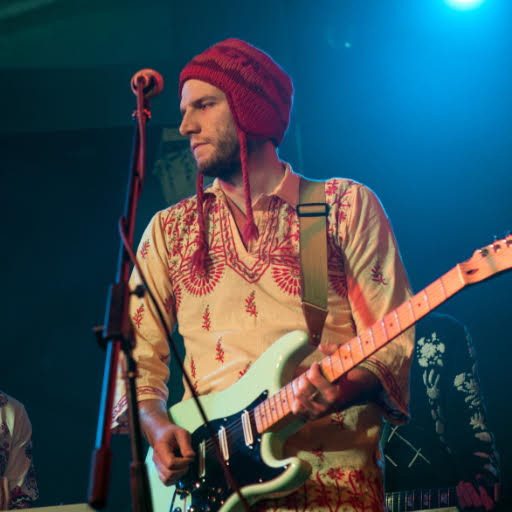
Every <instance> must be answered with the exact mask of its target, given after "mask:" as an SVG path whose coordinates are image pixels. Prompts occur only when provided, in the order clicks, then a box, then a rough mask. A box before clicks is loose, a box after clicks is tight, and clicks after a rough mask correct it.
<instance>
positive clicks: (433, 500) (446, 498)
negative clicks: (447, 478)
mask: <svg viewBox="0 0 512 512" xmlns="http://www.w3.org/2000/svg"><path fill="white" fill-rule="evenodd" d="M386 506H387V508H388V511H389V512H413V511H414V512H420V511H423V510H425V511H426V510H430V511H433V510H440V511H441V510H442V511H443V512H448V510H447V508H450V507H453V508H452V510H454V511H455V510H457V509H456V508H455V507H456V506H457V493H456V491H455V488H453V487H449V488H437V489H417V490H414V491H399V492H389V493H386Z"/></svg>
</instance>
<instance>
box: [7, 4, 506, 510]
mask: <svg viewBox="0 0 512 512" xmlns="http://www.w3.org/2000/svg"><path fill="white" fill-rule="evenodd" d="M511 21H512V3H510V2H509V1H508V0H487V1H486V2H484V3H483V5H481V6H480V7H479V8H477V9H475V10H472V11H457V10H454V9H452V8H451V7H450V6H448V5H447V4H446V2H445V1H443V0H415V1H410V0H386V1H379V0H346V1H341V0H332V1H326V0H321V1H316V2H306V1H303V0H295V1H291V0H272V1H269V0H260V1H259V2H257V4H256V3H255V2H254V3H253V2H247V3H241V2H235V1H226V0H218V1H216V2H205V1H199V0H198V1H194V2H187V3H185V2H183V3H179V2H172V1H167V2H166V1H163V0H152V1H147V2H145V3H144V4H142V2H135V1H133V0H131V1H122V2H121V1H118V0H113V1H110V2H105V1H100V0H88V1H80V0H4V1H3V2H2V4H1V5H0V119H1V123H0V165H1V170H2V174H1V176H2V196H1V197H2V201H1V206H2V218H3V227H2V230H1V234H0V236H1V240H2V251H1V252H2V259H1V268H2V270H3V272H2V277H3V287H2V288H3V293H2V294H1V312H2V318H3V321H2V334H3V336H2V355H1V357H0V376H1V378H0V388H1V389H3V390H4V391H6V392H7V393H9V394H11V395H13V396H15V397H16V398H18V399H19V400H20V401H22V402H23V403H24V404H25V406H26V408H27V410H28V412H29V415H30V417H31V420H32V423H33V428H34V436H33V440H34V456H35V463H36V469H37V472H38V480H39V486H40V493H41V498H40V501H39V504H40V506H43V505H53V504H57V503H75V502H82V501H85V496H86V489H87V480H88V471H89V458H90V453H91V451H92V448H93V443H94V438H95V429H96V422H97V414H98V401H99V396H100V384H101V379H102V375H103V363H104V355H103V353H102V352H101V350H100V349H99V348H98V347H97V345H96V344H95V340H94V337H93V335H92V332H91V328H92V326H94V325H96V324H99V323H102V321H103V314H104V309H105V297H106V291H107V287H108V285H109V284H110V283H111V282H112V281H113V280H114V277H115V268H116V260H117V251H118V245H119V240H118V235H117V227H116V225H117V219H118V217H119V215H120V214H121V212H122V209H123V205H124V196H125V189H126V181H127V173H128V168H129V161H130V151H131V149H130V148H131V143H132V136H133V124H132V121H131V113H132V110H133V109H134V106H135V97H134V96H133V95H132V93H131V92H130V89H129V82H130V78H131V76H132V75H133V74H134V73H135V72H136V71H137V70H138V69H141V68H146V67H152V68H155V69H157V70H159V71H160V72H161V74H162V75H163V76H164V79H165V90H164V92H163V94H162V95H161V96H160V97H158V98H155V99H154V100H153V102H152V111H153V119H152V121H151V124H150V128H149V131H148V145H149V148H148V149H149V155H148V176H147V181H146V185H145V190H144V193H143V197H142V199H141V202H140V205H139V210H138V222H137V225H138V227H137V237H138V236H139V235H140V232H141V229H142V228H143V226H144V225H145V224H146V223H147V222H148V220H149V218H150V217H151V215H152V214H153V212H154V211H156V210H157V209H160V208H163V207H165V206H166V204H167V202H166V198H165V197H164V194H163V193H162V186H161V183H160V181H159V179H158V178H157V176H156V174H155V173H154V172H152V169H153V168H154V164H155V160H156V159H157V158H158V156H159V147H160V141H161V137H162V130H163V128H169V127H170V128H172V127H176V126H177V125H178V123H179V112H178V99H177V93H176V89H177V77H178V73H179V70H180V69H181V68H182V67H183V65H184V64H185V63H186V62H187V61H188V60H189V59H190V58H191V57H192V56H193V55H194V54H196V53H198V52H200V51H202V50H203V49H204V48H206V47H207V46H209V45H210V44H213V43H215V42H217V41H219V40H221V39H224V38H226V37H230V36H236V37H241V38H244V39H246V40H248V41H250V42H252V43H253V44H256V45H257V46H259V47H261V48H263V49H265V50H266V51H268V52H269V53H270V54H271V55H272V56H273V57H274V58H275V59H276V60H277V61H278V62H279V63H280V64H281V65H282V66H283V67H284V68H285V69H286V70H287V71H288V72H289V73H290V74H291V75H292V77H293V79H294V84H295V88H296V96H295V106H294V113H293V119H292V124H291V126H290V129H289V131H288V134H287V137H286V139H285V141H284V143H283V147H282V149H281V157H282V158H283V159H285V160H289V161H291V162H292V164H293V165H294V168H295V169H296V170H297V171H300V172H302V173H304V174H306V175H308V176H311V177H318V178H320V177H328V176H333V175H337V176H345V177H351V178H355V179H357V180H359V181H362V182H363V183H365V184H367V185H368V186H370V187H371V188H373V189H374V190H375V191H376V192H377V193H378V195H379V197H380V199H381V201H382V202H383V204H384V206H385V208H386V210H387V213H388V215H389V216H390V218H391V220H392V223H393V226H394V230H395V234H396V237H397V239H398V242H399V244H400V247H401V251H402V256H403V259H404V261H405V263H406V267H407V270H408V272H409V277H410V279H411V282H412V285H413V287H414V289H415V290H416V291H419V290H420V289H421V288H423V287H424V286H426V285H427V284H429V283H430V282H431V281H433V280H435V279H436V278H438V277H439V276H440V275H441V274H444V273H445V272H446V271H448V270H449V269H450V268H452V267H453V266H454V265H455V264H456V263H458V262H461V261H463V260H465V259H467V258H469V257H470V256H471V255H472V253H473V251H475V250H476V249H477V248H479V247H482V246H484V245H487V244H488V243H490V242H491V241H492V238H493V235H497V236H498V238H503V237H504V236H505V233H506V231H507V230H508V229H510V228H511V226H512V215H511V214H512V206H511V201H510V195H511V191H512V187H511V185H512V176H511V164H512V155H511V149H510V146H511V130H512V121H511V114H512V87H511V86H512V59H511V43H512V31H511ZM190 193H192V191H191V192H190ZM511 285H512V276H511V274H502V275H500V276H498V277H497V278H496V279H492V280H490V281H488V282H485V283H482V284H478V285H477V286H476V287H472V288H470V289H468V290H464V291H463V292H462V293H461V294H459V295H458V296H456V297H455V298H453V299H451V300H450V301H449V303H447V304H446V305H444V306H442V307H441V308H440V309H441V310H442V311H444V312H448V313H451V314H453V315H455V316H456V317H458V318H459V319H460V320H462V321H463V322H465V323H466V324H467V325H468V326H469V328H470V330H471V332H472V335H473V338H474V341H475V344H476V348H477V351H478V355H479V366H480V375H481V381H482V387H483V390H484V393H485V396H486V399H487V407H488V413H489V419H490V424H491V427H492V429H493V431H494V433H495V436H496V441H497V444H498V448H499V450H500V452H501V456H502V462H503V475H504V482H505V484H506V483H507V482H509V481H510V475H511V474H512V463H511V458H512V451H511V447H510V443H509V434H508V430H509V428H510V425H511V422H512V413H511V412H510V409H509V388H510V386H511V384H512V376H511V371H510V364H509V359H508V358H509V357H510V356H511V353H512V350H511V349H510V343H511V334H510V333H511V329H510V326H509V324H508V322H509V321H510V313H511V309H512V307H511V298H510V297H511V292H510V290H511ZM113 441H114V442H113V449H114V464H113V473H112V479H111V487H110V497H109V503H110V505H109V510H112V511H118V510H128V509H129V503H130V498H129V486H128V466H127V464H128V460H129V453H128V452H129V445H128V442H127V438H123V437H115V438H114V440H113Z"/></svg>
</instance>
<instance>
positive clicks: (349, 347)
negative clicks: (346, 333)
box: [343, 342, 356, 368]
mask: <svg viewBox="0 0 512 512" xmlns="http://www.w3.org/2000/svg"><path fill="white" fill-rule="evenodd" d="M343 346H344V347H346V349H347V351H348V353H349V354H350V362H351V363H352V366H351V367H352V368H353V367H354V366H355V364H356V363H355V362H354V358H353V356H352V347H351V346H350V342H349V343H345V345H343Z"/></svg>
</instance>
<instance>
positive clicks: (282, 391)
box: [279, 386, 291, 414]
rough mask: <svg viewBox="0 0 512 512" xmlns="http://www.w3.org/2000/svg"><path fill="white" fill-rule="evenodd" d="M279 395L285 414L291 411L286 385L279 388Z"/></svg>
mask: <svg viewBox="0 0 512 512" xmlns="http://www.w3.org/2000/svg"><path fill="white" fill-rule="evenodd" d="M279 395H280V397H281V399H280V402H281V405H282V406H283V411H284V413H285V414H288V413H289V412H291V409H290V404H289V403H288V397H287V396H286V386H285V387H284V388H281V389H280V390H279Z"/></svg>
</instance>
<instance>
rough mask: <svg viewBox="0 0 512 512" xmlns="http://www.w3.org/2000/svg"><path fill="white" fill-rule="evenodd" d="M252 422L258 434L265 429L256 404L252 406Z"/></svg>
mask: <svg viewBox="0 0 512 512" xmlns="http://www.w3.org/2000/svg"><path fill="white" fill-rule="evenodd" d="M254 423H256V430H257V431H258V433H259V434H262V433H263V432H264V431H265V428H264V426H263V421H262V420H261V412H260V406H259V405H257V406H256V407H255V408H254Z"/></svg>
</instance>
